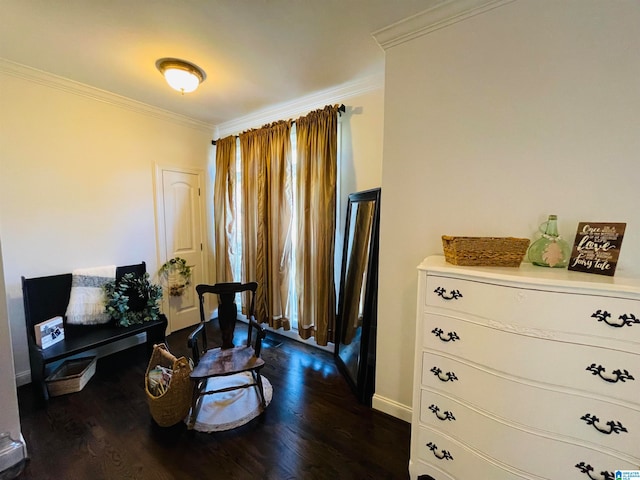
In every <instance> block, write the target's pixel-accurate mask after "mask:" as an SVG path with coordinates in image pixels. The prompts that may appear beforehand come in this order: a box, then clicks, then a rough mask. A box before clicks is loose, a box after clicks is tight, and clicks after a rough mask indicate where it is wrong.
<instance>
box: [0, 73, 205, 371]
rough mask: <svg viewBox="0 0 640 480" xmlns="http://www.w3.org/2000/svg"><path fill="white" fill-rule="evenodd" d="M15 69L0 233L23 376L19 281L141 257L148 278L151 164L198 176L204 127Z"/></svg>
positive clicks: (2, 116) (4, 79)
mask: <svg viewBox="0 0 640 480" xmlns="http://www.w3.org/2000/svg"><path fill="white" fill-rule="evenodd" d="M25 72H26V75H23V73H25ZM17 73H18V74H17V75H12V74H6V73H4V72H1V73H0V82H1V83H0V87H1V88H0V90H1V92H2V109H1V111H0V160H1V162H2V164H1V166H0V171H1V174H0V208H1V209H2V210H1V212H2V215H1V218H2V224H1V225H0V236H1V237H2V241H3V249H4V260H5V263H4V279H5V283H6V289H7V299H8V312H9V322H10V325H11V333H12V336H13V350H14V359H15V369H16V374H17V376H18V379H19V380H20V379H25V377H28V376H29V374H28V372H29V357H28V350H27V341H26V335H25V327H24V308H23V304H22V288H21V280H20V277H21V276H22V275H24V276H25V277H34V276H41V275H52V274H57V273H65V272H71V270H72V269H74V268H82V267H91V266H98V265H105V264H116V265H126V264H131V263H138V262H140V261H142V260H144V261H146V262H147V270H148V271H149V272H150V273H153V272H155V271H156V270H157V260H158V254H157V251H156V231H155V216H154V201H155V200H154V199H155V196H154V175H155V171H154V166H155V164H156V163H157V164H160V165H165V166H181V167H189V168H199V169H202V170H203V171H206V169H207V164H208V161H209V155H210V150H211V138H212V128H207V127H206V126H200V125H195V124H192V123H190V122H189V121H182V120H181V119H178V118H174V117H172V116H171V115H168V114H164V113H163V112H161V111H155V110H153V109H152V108H147V107H146V106H142V105H136V104H135V103H134V102H130V103H128V102H126V101H125V100H123V99H119V98H116V97H114V98H113V100H114V101H113V102H110V101H109V100H110V98H109V96H108V95H104V92H102V93H100V92H98V93H100V94H99V95H98V96H99V97H100V98H93V97H92V95H87V94H86V92H87V91H89V90H90V89H88V88H85V87H82V88H78V89H76V87H75V86H74V85H73V84H69V85H67V84H64V82H62V87H64V88H60V87H61V83H60V81H59V79H56V80H55V81H52V82H48V81H47V79H46V78H45V79H43V78H41V77H42V76H41V75H40V74H38V75H35V74H34V75H33V78H31V77H30V74H29V72H28V71H27V69H24V71H23V70H20V71H18V72H17ZM25 76H26V77H27V78H25ZM207 198H209V197H207ZM207 204H208V202H207ZM26 380H28V378H26ZM23 381H24V380H23Z"/></svg>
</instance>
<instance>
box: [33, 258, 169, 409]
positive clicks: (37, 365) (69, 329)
mask: <svg viewBox="0 0 640 480" xmlns="http://www.w3.org/2000/svg"><path fill="white" fill-rule="evenodd" d="M146 271H147V267H146V264H145V262H142V263H140V264H135V265H127V266H123V267H117V269H116V280H120V279H121V278H122V276H123V275H125V274H127V273H135V274H138V275H144V274H145V272H146ZM71 279H72V274H71V273H65V274H62V275H51V276H48V277H37V278H25V277H22V293H23V295H24V316H25V322H26V326H27V339H28V344H29V361H30V364H31V382H32V385H33V387H34V392H35V393H36V396H37V397H39V399H41V400H43V401H47V400H48V399H49V392H48V390H47V385H46V382H45V378H46V371H45V370H46V366H47V365H48V364H50V363H53V362H57V361H59V360H63V359H65V358H67V357H71V356H73V355H77V354H79V353H83V352H86V351H88V350H92V349H95V348H98V347H101V346H104V345H107V344H110V343H113V342H117V341H118V340H122V339H124V338H128V337H132V336H134V335H138V334H139V333H146V336H147V342H146V344H147V351H148V353H149V354H151V352H152V351H153V345H154V344H156V343H163V342H165V332H166V329H167V323H168V322H167V317H166V316H165V315H163V314H161V315H160V318H159V319H158V320H154V321H151V322H144V323H142V324H138V325H132V326H130V327H119V326H116V325H115V324H114V323H113V322H110V323H109V324H106V325H67V323H66V318H65V323H64V340H62V341H60V342H58V343H56V344H54V345H52V346H50V347H47V348H46V349H42V348H40V347H38V345H37V344H36V341H35V331H34V326H35V325H37V324H38V323H41V322H44V321H45V320H48V319H50V318H53V317H55V316H58V315H60V316H61V317H65V312H66V310H67V304H68V303H69V297H70V295H71Z"/></svg>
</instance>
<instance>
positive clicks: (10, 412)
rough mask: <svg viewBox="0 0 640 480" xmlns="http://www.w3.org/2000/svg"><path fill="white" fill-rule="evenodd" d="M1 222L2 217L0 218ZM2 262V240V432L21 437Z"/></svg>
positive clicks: (0, 415)
mask: <svg viewBox="0 0 640 480" xmlns="http://www.w3.org/2000/svg"><path fill="white" fill-rule="evenodd" d="M0 223H1V219H0ZM3 273H4V272H3V262H2V243H1V242H0V365H2V366H3V367H4V368H0V405H2V408H0V433H4V432H9V434H10V435H11V438H13V439H14V440H18V439H19V438H20V415H19V412H18V396H17V392H16V381H15V377H14V374H13V371H14V370H13V350H12V347H11V331H10V329H9V321H8V313H7V302H6V301H5V299H6V296H5V287H4V275H3Z"/></svg>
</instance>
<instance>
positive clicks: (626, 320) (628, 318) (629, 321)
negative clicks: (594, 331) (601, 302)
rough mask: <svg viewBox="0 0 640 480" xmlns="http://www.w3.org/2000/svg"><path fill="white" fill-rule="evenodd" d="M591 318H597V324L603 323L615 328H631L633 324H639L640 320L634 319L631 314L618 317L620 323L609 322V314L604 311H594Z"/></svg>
mask: <svg viewBox="0 0 640 480" xmlns="http://www.w3.org/2000/svg"><path fill="white" fill-rule="evenodd" d="M591 318H597V319H598V321H599V322H604V323H606V324H607V325H610V326H612V327H616V328H622V327H631V326H632V325H633V324H634V323H639V324H640V318H636V316H635V315H634V314H633V313H630V314H628V315H627V314H626V313H625V314H624V315H620V316H619V317H618V319H619V320H622V323H612V322H609V321H608V319H609V318H611V314H610V313H609V312H607V311H606V310H596V311H595V313H593V314H592V315H591Z"/></svg>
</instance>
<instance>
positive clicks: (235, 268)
mask: <svg viewBox="0 0 640 480" xmlns="http://www.w3.org/2000/svg"><path fill="white" fill-rule="evenodd" d="M340 140H341V136H340V128H338V159H340V143H341V142H340ZM236 142H237V143H236V147H237V148H236V166H237V169H236V171H237V174H236V191H237V192H238V195H236V212H237V216H236V225H235V227H236V232H237V236H236V238H234V241H233V253H232V255H231V269H232V272H233V278H234V281H241V265H242V241H241V238H242V224H243V215H244V209H243V208H242V202H241V197H242V195H240V193H239V192H241V191H242V189H241V183H242V162H241V160H240V158H241V156H240V155H241V153H240V140H239V139H237V140H236ZM296 162H297V154H296V125H295V123H294V124H293V125H292V126H291V168H292V171H293V178H292V185H295V182H296ZM337 184H338V186H339V185H340V163H339V160H338V181H337ZM340 205H341V199H340V188H339V187H338V192H337V202H336V208H337V210H338V215H337V219H338V221H337V222H336V225H337V228H339V227H340V224H341V221H340V218H341V215H340V213H339V212H341V208H340ZM296 213H297V205H296V199H295V195H293V208H292V217H293V218H294V219H295V218H296ZM294 221H295V220H294ZM292 230H293V231H292V252H291V253H292V255H291V258H292V259H295V258H296V243H297V238H296V237H297V228H296V227H295V226H294V228H293V229H292ZM339 243H340V244H341V242H339ZM341 255H342V249H341V248H340V246H339V244H338V243H337V244H336V269H335V271H336V272H337V276H338V277H339V273H340V261H339V259H340V258H341ZM295 278H296V264H295V261H292V265H291V275H290V280H289V281H290V285H291V292H293V294H292V295H291V297H290V298H289V312H290V318H289V320H290V321H291V330H292V331H297V329H298V304H297V302H296V301H295V298H296V292H295ZM338 285H339V278H337V279H336V287H337V288H338ZM336 293H337V292H336ZM336 298H337V297H336Z"/></svg>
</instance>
